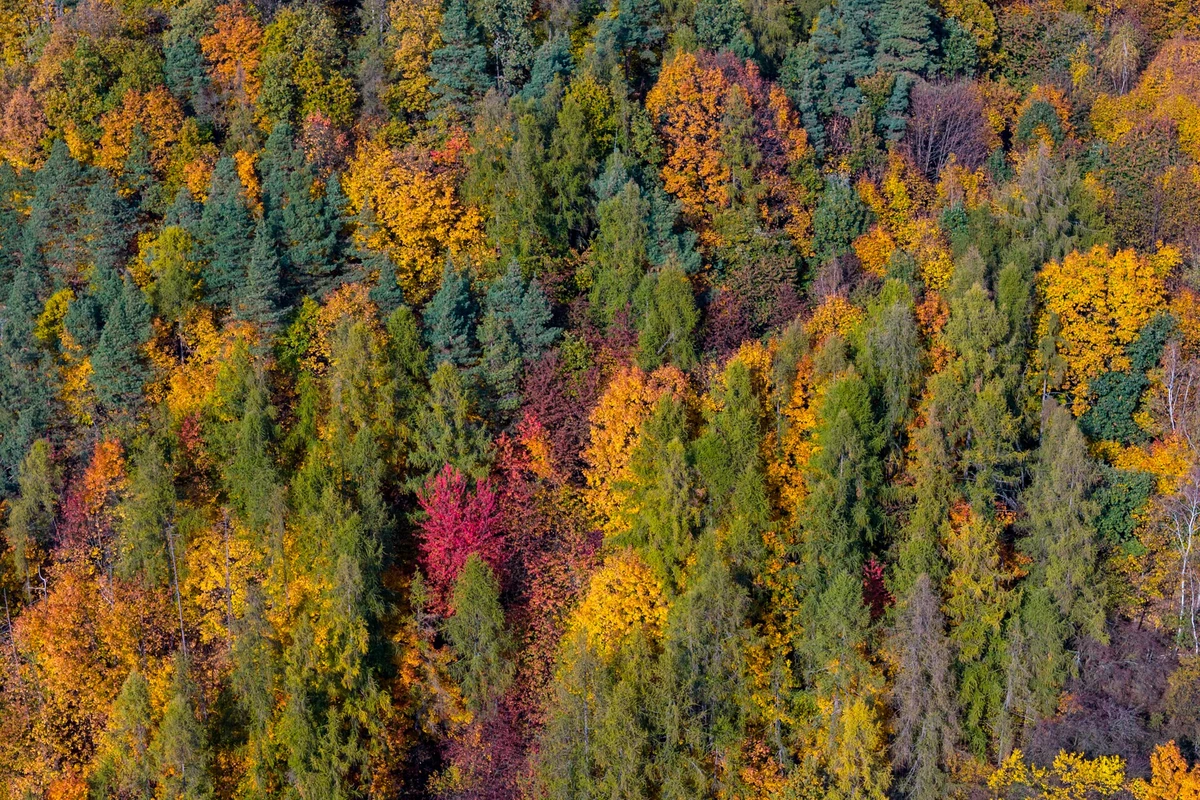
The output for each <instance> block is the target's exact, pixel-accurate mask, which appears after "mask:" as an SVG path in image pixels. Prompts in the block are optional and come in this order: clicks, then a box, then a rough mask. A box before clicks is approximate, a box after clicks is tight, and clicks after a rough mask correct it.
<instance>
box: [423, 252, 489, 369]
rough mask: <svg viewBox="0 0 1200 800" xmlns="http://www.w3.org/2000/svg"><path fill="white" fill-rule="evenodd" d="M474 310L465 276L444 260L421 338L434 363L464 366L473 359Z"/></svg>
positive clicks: (427, 309) (448, 261)
mask: <svg viewBox="0 0 1200 800" xmlns="http://www.w3.org/2000/svg"><path fill="white" fill-rule="evenodd" d="M476 310H477V309H476V307H475V299H474V298H473V297H472V296H471V287H470V283H469V281H468V280H467V276H466V275H465V274H464V273H462V272H459V271H458V270H457V269H455V268H454V264H453V263H451V261H450V259H446V266H445V268H444V269H443V270H442V285H441V287H440V288H439V289H438V291H437V294H435V295H434V296H433V299H432V300H430V301H429V305H428V306H427V307H426V309H425V336H426V339H427V341H428V342H429V349H430V352H431V353H432V355H433V361H434V363H435V364H437V363H439V362H442V361H448V362H450V363H451V364H452V365H454V366H455V367H467V366H470V365H471V363H472V362H473V361H474V360H475V352H476V346H475V345H476V343H475V313H476Z"/></svg>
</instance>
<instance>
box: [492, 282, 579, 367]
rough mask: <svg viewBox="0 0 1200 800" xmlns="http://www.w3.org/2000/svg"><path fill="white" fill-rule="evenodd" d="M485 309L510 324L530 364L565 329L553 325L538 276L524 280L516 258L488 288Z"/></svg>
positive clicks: (519, 346)
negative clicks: (527, 280)
mask: <svg viewBox="0 0 1200 800" xmlns="http://www.w3.org/2000/svg"><path fill="white" fill-rule="evenodd" d="M483 308H484V312H485V313H487V314H492V315H495V316H497V317H498V318H499V319H501V320H505V321H507V322H508V323H509V324H510V325H511V330H512V333H513V336H514V337H515V342H516V344H517V346H518V349H519V351H520V355H521V359H522V361H523V362H524V363H526V364H531V363H533V362H534V361H537V360H538V359H539V358H541V357H542V354H543V353H545V352H546V350H547V349H549V348H550V347H551V346H552V345H553V344H554V343H555V341H557V339H558V337H559V335H560V334H561V333H562V331H561V330H560V329H559V328H555V327H552V326H551V325H550V321H551V319H552V317H553V314H552V312H551V309H550V301H549V300H548V299H547V298H546V293H545V292H544V291H542V287H541V285H540V284H539V283H538V280H537V278H534V279H533V280H531V281H529V282H528V283H526V282H525V280H524V278H523V277H522V276H521V267H520V264H518V263H517V260H516V259H511V260H510V261H509V262H508V269H506V270H505V271H504V274H503V275H501V276H500V277H498V278H497V279H496V280H495V281H494V282H493V283H492V285H491V286H490V287H489V288H488V293H487V297H486V298H485V301H484V306H483Z"/></svg>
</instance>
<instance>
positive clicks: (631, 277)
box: [588, 180, 650, 324]
mask: <svg viewBox="0 0 1200 800" xmlns="http://www.w3.org/2000/svg"><path fill="white" fill-rule="evenodd" d="M596 214H597V216H598V218H599V224H598V230H597V233H596V238H595V241H594V242H593V244H592V257H593V259H594V261H595V267H594V272H593V275H592V286H591V289H590V290H589V295H588V300H589V301H590V304H591V310H592V314H593V315H594V316H595V317H596V319H597V320H598V321H600V322H603V323H605V324H609V323H611V322H612V320H613V319H614V318H615V317H616V315H617V314H618V313H620V312H621V311H624V310H626V309H628V308H630V307H631V306H632V304H633V295H634V292H635V291H636V290H637V287H638V285H639V284H640V283H641V281H642V277H643V276H644V275H645V274H646V270H647V269H648V268H649V265H650V258H649V253H648V251H647V246H648V237H649V229H648V225H647V223H648V221H649V218H650V204H649V203H648V202H647V201H646V200H645V198H644V197H643V196H642V191H641V189H640V188H639V187H638V185H637V183H636V182H634V181H632V180H631V181H629V182H628V183H626V184H625V186H624V187H623V188H622V189H621V191H620V192H619V193H618V194H616V195H614V196H613V197H610V198H608V199H607V200H604V201H602V202H601V203H600V204H599V205H598V206H597V207H596Z"/></svg>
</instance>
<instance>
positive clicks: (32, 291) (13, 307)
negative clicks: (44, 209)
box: [0, 248, 60, 489]
mask: <svg viewBox="0 0 1200 800" xmlns="http://www.w3.org/2000/svg"><path fill="white" fill-rule="evenodd" d="M39 256H40V253H39V251H38V250H37V249H36V248H34V249H31V250H27V251H26V252H25V253H23V255H22V258H21V264H20V266H19V267H18V268H17V270H16V274H15V276H14V278H13V281H12V285H11V287H10V288H9V293H8V302H7V303H6V304H5V306H4V311H3V314H2V315H0V326H2V327H0V334H2V335H0V400H2V403H0V466H2V468H3V476H4V484H5V486H6V487H7V488H10V489H11V487H12V486H13V483H14V481H15V479H16V475H17V470H18V466H19V464H20V463H21V460H22V459H23V458H24V457H25V454H26V453H28V452H29V448H30V447H31V446H32V445H33V442H34V441H35V440H36V439H37V438H38V437H40V436H42V435H43V433H44V432H45V431H46V429H47V428H48V427H49V425H50V423H51V421H52V420H53V419H54V412H55V409H56V406H57V404H58V398H59V382H60V377H59V376H60V370H59V369H58V365H57V364H56V363H55V360H54V358H53V356H52V354H51V353H49V352H47V351H46V350H45V349H44V348H42V347H40V346H39V342H38V341H37V339H36V338H35V337H34V325H35V323H36V321H37V318H38V316H39V314H40V313H41V310H42V306H41V303H40V301H39V299H38V294H39V292H40V290H41V286H42V281H41V261H40V257H39Z"/></svg>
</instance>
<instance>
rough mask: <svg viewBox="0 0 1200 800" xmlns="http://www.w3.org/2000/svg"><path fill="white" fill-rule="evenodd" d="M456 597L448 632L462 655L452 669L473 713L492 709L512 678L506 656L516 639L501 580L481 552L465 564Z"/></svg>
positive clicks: (452, 643) (456, 589)
mask: <svg viewBox="0 0 1200 800" xmlns="http://www.w3.org/2000/svg"><path fill="white" fill-rule="evenodd" d="M453 602H454V615H453V616H452V617H450V619H449V620H448V621H447V622H446V638H447V639H449V641H450V646H451V647H452V648H454V653H455V655H457V657H458V659H457V661H455V662H454V664H453V665H452V667H451V671H452V674H453V675H454V676H455V677H456V678H457V679H458V682H459V685H460V686H462V689H463V694H464V695H466V699H467V705H468V706H469V707H470V708H471V710H472V711H473V712H474V713H475V714H480V715H488V714H491V713H494V712H495V709H496V702H497V701H498V700H499V699H500V696H501V695H502V694H503V693H504V691H505V690H506V689H507V688H508V684H509V682H510V681H511V680H512V667H511V665H510V664H509V663H508V660H507V653H508V650H509V648H510V647H511V646H512V642H511V641H510V638H509V635H508V631H507V630H506V628H505V625H504V611H503V609H501V608H500V584H499V582H498V581H497V580H496V576H495V575H494V574H493V573H492V569H491V567H489V566H488V565H487V563H486V562H485V561H484V560H483V559H482V558H480V557H479V554H478V553H472V554H471V555H470V557H468V558H467V563H466V564H464V565H463V568H462V572H460V573H459V575H458V581H457V582H456V583H455V584H454V600H453Z"/></svg>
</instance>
